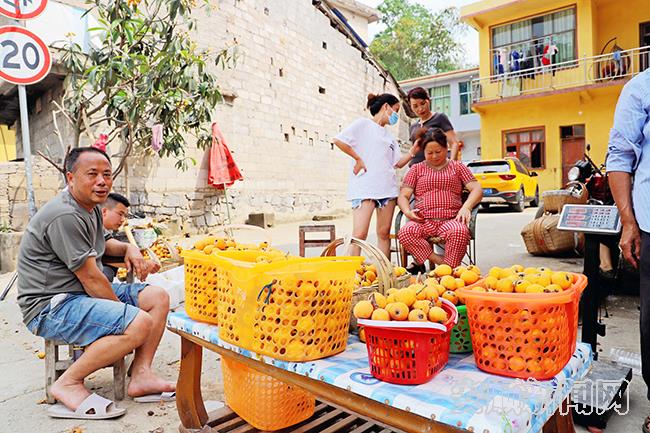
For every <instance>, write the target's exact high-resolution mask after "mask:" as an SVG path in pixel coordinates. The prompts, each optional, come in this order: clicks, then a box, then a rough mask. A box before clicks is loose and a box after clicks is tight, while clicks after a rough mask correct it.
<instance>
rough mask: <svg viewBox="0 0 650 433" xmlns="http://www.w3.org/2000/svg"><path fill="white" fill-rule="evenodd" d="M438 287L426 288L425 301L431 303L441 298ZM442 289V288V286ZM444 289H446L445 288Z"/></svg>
mask: <svg viewBox="0 0 650 433" xmlns="http://www.w3.org/2000/svg"><path fill="white" fill-rule="evenodd" d="M437 286H438V285H437V284H436V285H435V286H427V287H425V288H424V299H425V300H428V301H431V300H432V299H438V297H439V296H440V293H439V292H438V287H437ZM440 287H442V286H440ZM443 289H444V287H443Z"/></svg>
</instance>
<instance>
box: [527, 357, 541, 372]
mask: <svg viewBox="0 0 650 433" xmlns="http://www.w3.org/2000/svg"><path fill="white" fill-rule="evenodd" d="M526 369H527V370H528V371H529V372H531V373H539V372H540V371H542V366H541V365H540V364H539V361H538V360H536V359H529V360H528V362H526Z"/></svg>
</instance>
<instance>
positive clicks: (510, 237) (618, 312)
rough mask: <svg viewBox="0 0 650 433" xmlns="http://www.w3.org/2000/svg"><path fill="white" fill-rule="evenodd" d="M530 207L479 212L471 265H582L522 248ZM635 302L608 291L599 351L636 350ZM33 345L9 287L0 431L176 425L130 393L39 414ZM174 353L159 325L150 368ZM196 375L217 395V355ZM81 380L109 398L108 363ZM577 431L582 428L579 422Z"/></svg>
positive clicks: (624, 425) (284, 244) (170, 408)
mask: <svg viewBox="0 0 650 433" xmlns="http://www.w3.org/2000/svg"><path fill="white" fill-rule="evenodd" d="M534 213H535V210H534V209H528V210H526V212H524V213H521V214H517V213H511V212H508V211H507V209H506V208H492V209H489V210H488V211H482V212H481V213H480V214H479V217H478V224H477V238H478V241H477V249H478V264H479V265H480V266H481V268H483V269H488V268H489V267H491V266H498V265H501V266H503V265H509V264H514V263H521V264H522V265H525V266H527V265H530V266H541V265H545V266H550V267H551V268H553V269H562V270H572V271H580V270H581V269H582V262H581V260H580V259H577V258H561V259H549V258H538V257H533V256H530V255H528V254H527V253H526V249H525V247H524V244H523V241H522V239H521V236H520V234H519V232H520V231H521V228H522V227H523V226H524V225H525V224H526V223H527V222H529V221H530V220H531V219H532V218H533V215H534ZM324 223H332V224H335V225H336V227H337V233H338V234H339V235H342V234H344V233H346V232H348V231H349V228H350V227H351V220H350V218H349V217H346V218H341V219H337V220H334V221H331V222H324ZM298 225H299V223H291V224H282V225H278V226H277V227H274V228H272V229H270V230H269V233H270V235H271V237H272V239H273V244H274V246H276V247H278V248H280V249H283V250H287V251H290V252H292V253H297V250H298V246H297V235H298V228H297V227H298ZM249 236H250V235H249ZM242 237H243V235H242ZM371 239H372V240H374V238H371ZM244 241H245V240H244ZM319 253H320V250H319V249H313V250H308V255H317V254H319ZM8 280H9V274H4V275H0V290H1V289H3V288H4V287H5V285H6V283H7V282H8ZM637 306H638V298H637V297H611V298H610V300H609V315H610V317H609V318H608V319H606V323H607V337H605V338H601V339H600V342H601V348H600V351H601V353H602V354H603V355H604V356H606V355H607V354H609V349H610V348H611V347H614V346H616V347H622V348H625V349H628V350H631V351H634V352H637V353H638V352H639V342H638V340H639V332H638V309H637ZM41 350H43V343H42V341H41V339H39V338H36V337H34V336H32V335H31V334H30V333H29V332H28V331H27V329H26V328H25V327H24V326H23V325H22V323H21V320H20V313H19V310H18V307H17V305H16V294H15V290H14V291H12V292H11V294H10V295H9V297H8V298H7V300H6V301H4V302H0V407H2V415H3V425H2V426H1V427H0V431H3V432H4V431H6V432H12V433H23V432H24V433H31V432H62V433H64V432H71V431H73V430H74V428H75V427H79V428H80V429H81V431H83V432H88V433H95V432H97V433H109V432H110V433H115V432H129V433H140V432H144V433H147V432H155V433H161V432H176V431H178V430H177V427H178V416H177V414H176V410H175V406H174V404H167V405H162V406H159V405H156V404H137V403H134V402H133V401H132V400H130V399H127V400H126V401H125V402H123V403H122V404H124V405H125V406H126V407H127V408H128V411H129V412H128V413H127V415H126V416H124V417H122V418H121V419H118V420H113V421H98V422H79V421H66V420H52V419H50V418H48V417H47V415H46V414H45V411H46V407H47V406H46V405H44V404H42V400H43V398H44V391H43V389H44V387H43V383H44V374H43V373H44V362H43V361H42V360H40V359H38V357H37V353H38V352H39V351H41ZM178 359H179V339H178V337H177V336H176V335H174V334H171V333H169V332H167V333H166V334H165V336H164V337H163V341H162V344H161V347H160V350H159V353H158V356H157V357H156V361H155V365H156V368H157V369H158V370H159V371H160V372H161V373H162V375H164V376H165V377H167V378H169V379H175V378H176V375H177V371H178V365H179V364H178ZM202 381H203V395H204V398H205V399H206V400H217V401H221V400H223V394H222V392H223V391H222V386H221V374H220V368H219V360H218V357H217V356H216V355H215V354H211V353H206V354H205V355H204V368H203V376H202ZM87 385H88V386H89V387H91V388H93V390H95V391H96V392H99V393H100V394H102V395H105V396H106V397H109V398H112V397H113V392H112V380H111V373H110V371H109V370H108V369H104V370H103V371H100V372H98V373H96V374H95V375H93V376H92V377H91V378H89V380H88V381H87ZM630 402H631V404H630V413H629V414H628V415H626V416H617V415H614V416H613V417H612V418H611V420H610V423H609V426H608V429H607V432H613V433H628V432H637V431H639V430H640V428H639V427H640V423H641V421H642V419H643V417H644V416H645V415H647V414H648V412H649V407H648V401H647V400H646V399H645V385H644V383H643V381H642V380H641V378H640V377H635V378H634V380H633V381H632V384H631V392H630ZM578 431H581V432H584V431H586V430H584V429H581V428H579V429H578ZM77 432H78V430H77Z"/></svg>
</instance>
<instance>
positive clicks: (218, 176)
mask: <svg viewBox="0 0 650 433" xmlns="http://www.w3.org/2000/svg"><path fill="white" fill-rule="evenodd" d="M209 163H210V165H209V167H208V185H212V186H213V187H215V188H218V189H223V188H224V184H225V186H231V185H232V184H234V183H235V181H237V180H243V179H244V177H243V176H242V174H241V172H240V171H239V168H238V167H237V164H235V160H234V159H233V157H232V155H231V154H230V149H228V144H227V143H226V138H225V137H224V136H223V133H222V132H221V129H220V128H219V126H218V125H217V122H214V123H213V124H212V147H211V148H210V161H209Z"/></svg>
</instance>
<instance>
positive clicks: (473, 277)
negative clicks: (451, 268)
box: [460, 271, 479, 285]
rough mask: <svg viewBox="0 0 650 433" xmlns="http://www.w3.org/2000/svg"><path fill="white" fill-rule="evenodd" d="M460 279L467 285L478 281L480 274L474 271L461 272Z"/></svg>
mask: <svg viewBox="0 0 650 433" xmlns="http://www.w3.org/2000/svg"><path fill="white" fill-rule="evenodd" d="M460 279H461V280H463V281H464V282H465V284H466V285H469V284H474V283H475V282H477V281H478V279H479V275H478V274H476V273H475V272H474V271H465V272H463V273H462V274H460Z"/></svg>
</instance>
